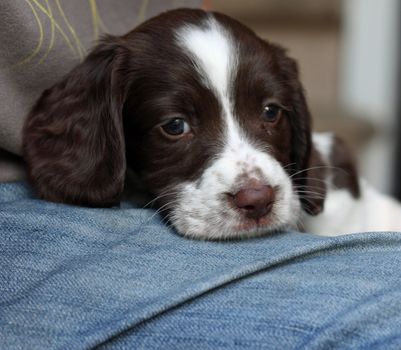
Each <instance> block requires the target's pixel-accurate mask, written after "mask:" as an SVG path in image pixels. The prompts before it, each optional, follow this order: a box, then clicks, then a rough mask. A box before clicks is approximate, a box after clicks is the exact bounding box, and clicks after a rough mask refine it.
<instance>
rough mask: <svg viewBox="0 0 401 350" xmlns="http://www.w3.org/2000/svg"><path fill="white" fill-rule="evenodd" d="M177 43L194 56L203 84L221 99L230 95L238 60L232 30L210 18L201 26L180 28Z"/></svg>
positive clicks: (177, 33)
mask: <svg viewBox="0 0 401 350" xmlns="http://www.w3.org/2000/svg"><path fill="white" fill-rule="evenodd" d="M176 40H177V42H178V44H179V45H182V46H183V48H184V49H185V50H187V52H188V54H189V55H191V58H192V59H193V61H194V64H195V67H196V68H197V70H198V71H199V73H200V75H201V76H202V78H203V83H204V84H205V85H206V86H207V87H209V88H211V89H213V90H215V92H216V93H218V94H219V95H220V96H225V95H227V93H228V92H229V85H230V82H231V80H232V79H233V74H234V73H235V66H236V63H237V60H238V59H237V50H236V48H235V45H234V42H233V40H232V36H231V34H230V33H229V31H228V30H227V29H226V28H224V27H223V26H222V25H221V24H220V23H218V22H217V21H216V19H214V17H212V16H211V15H210V16H209V17H208V18H207V19H206V20H204V21H203V22H202V23H201V25H184V26H182V27H181V28H179V29H178V30H177V32H176Z"/></svg>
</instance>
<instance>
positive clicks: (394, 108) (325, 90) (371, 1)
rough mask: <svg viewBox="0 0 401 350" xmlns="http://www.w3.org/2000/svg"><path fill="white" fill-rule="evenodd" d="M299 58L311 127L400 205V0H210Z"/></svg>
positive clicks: (209, 3) (208, 3)
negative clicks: (331, 137)
mask: <svg viewBox="0 0 401 350" xmlns="http://www.w3.org/2000/svg"><path fill="white" fill-rule="evenodd" d="M205 6H206V7H207V8H208V9H212V10H216V11H220V12H223V13H225V14H227V15H230V16H232V17H234V18H237V19H238V20H240V21H241V22H242V23H244V24H246V25H248V26H249V27H251V28H252V29H253V30H254V31H256V33H257V34H259V35H260V36H261V37H263V38H265V39H268V40H270V41H273V42H277V43H279V44H281V45H283V46H285V47H286V48H288V51H289V54H290V56H292V57H293V58H295V59H297V61H298V64H299V67H300V72H301V80H302V82H303V84H304V88H305V90H306V93H307V97H308V101H309V106H310V109H311V112H312V116H313V118H314V129H315V130H318V131H334V132H335V133H337V134H339V135H340V136H342V137H343V138H344V139H345V140H346V141H347V142H348V143H349V144H350V145H351V147H352V149H353V150H354V152H355V153H356V154H357V158H358V163H359V164H358V165H359V169H360V172H361V174H362V176H363V177H365V178H366V179H368V180H369V181H370V182H371V183H373V184H374V185H375V186H376V187H377V188H378V189H380V190H381V191H384V192H386V193H390V194H393V195H395V196H397V197H398V198H399V199H401V185H400V180H401V160H400V159H401V141H400V140H401V98H400V96H401V74H400V73H401V69H400V58H401V1H399V0H342V1H341V0H324V1H316V0H251V1H242V0H209V1H206V2H205Z"/></svg>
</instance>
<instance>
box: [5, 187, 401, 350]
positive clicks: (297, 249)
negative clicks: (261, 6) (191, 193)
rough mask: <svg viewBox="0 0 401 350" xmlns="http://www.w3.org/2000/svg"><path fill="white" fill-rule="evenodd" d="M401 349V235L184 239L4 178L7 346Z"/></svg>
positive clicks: (141, 214)
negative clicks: (43, 196)
mask: <svg viewBox="0 0 401 350" xmlns="http://www.w3.org/2000/svg"><path fill="white" fill-rule="evenodd" d="M95 347H98V348H100V349H185V350H187V349H334V348H340V349H351V348H352V349H369V348H372V349H400V348H401V234H400V233H364V234H355V235H348V236H340V237H335V238H327V237H318V236H312V235H309V234H302V233H297V232H285V233H282V234H277V235H274V236H271V237H264V238H257V239H250V240H244V241H231V242H204V241H194V240H188V239H185V238H182V237H180V236H178V235H176V234H175V233H174V231H173V230H172V229H171V228H169V227H166V226H165V225H163V224H162V223H161V221H160V218H159V217H158V216H157V215H155V213H154V212H153V211H152V210H144V209H135V208H132V207H129V206H128V205H123V206H122V207H121V208H113V209H88V208H79V207H73V206H67V205H62V204H54V203H48V202H44V201H41V200H38V199H35V197H34V195H33V194H32V193H31V190H30V188H29V187H28V186H26V185H24V184H1V185H0V348H1V349H30V350H32V349H88V348H95Z"/></svg>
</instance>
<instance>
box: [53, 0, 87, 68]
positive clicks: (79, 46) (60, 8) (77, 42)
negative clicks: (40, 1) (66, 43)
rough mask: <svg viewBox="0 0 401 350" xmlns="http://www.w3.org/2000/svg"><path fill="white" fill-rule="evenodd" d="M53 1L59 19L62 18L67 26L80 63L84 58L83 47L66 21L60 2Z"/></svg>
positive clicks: (57, 0)
mask: <svg viewBox="0 0 401 350" xmlns="http://www.w3.org/2000/svg"><path fill="white" fill-rule="evenodd" d="M55 1H56V4H57V7H58V10H59V12H60V15H61V17H62V18H63V20H64V22H65V24H66V25H67V28H68V29H69V31H70V33H71V35H72V37H73V38H74V40H75V43H76V48H77V50H78V53H79V57H80V58H81V61H82V60H83V58H84V52H85V47H84V46H83V45H82V43H81V40H79V37H78V35H77V33H76V31H75V29H74V27H73V26H72V25H71V23H70V22H69V21H68V19H67V16H66V15H65V13H64V11H63V8H62V7H61V4H60V1H59V0H55Z"/></svg>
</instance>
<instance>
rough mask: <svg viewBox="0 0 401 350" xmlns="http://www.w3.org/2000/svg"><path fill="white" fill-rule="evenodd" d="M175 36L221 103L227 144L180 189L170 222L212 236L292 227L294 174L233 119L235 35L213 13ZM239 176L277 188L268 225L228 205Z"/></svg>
mask: <svg viewBox="0 0 401 350" xmlns="http://www.w3.org/2000/svg"><path fill="white" fill-rule="evenodd" d="M176 36H177V41H178V44H179V45H180V46H182V47H183V49H184V50H186V51H187V52H188V55H190V56H191V58H192V60H193V61H194V65H195V68H196V69H197V70H198V72H199V75H200V76H201V77H202V80H203V81H202V83H203V84H204V85H205V86H206V87H207V88H209V89H210V90H212V91H213V92H214V94H215V96H216V98H217V99H218V101H219V103H220V105H221V109H222V115H221V117H222V118H223V125H224V130H223V131H222V135H221V137H222V138H223V140H221V142H222V144H223V145H224V146H223V148H222V151H221V153H220V154H216V156H215V158H214V160H213V161H212V162H211V163H210V164H209V166H208V167H207V168H206V169H205V171H204V172H203V174H202V175H201V178H200V179H198V181H194V182H186V183H184V184H182V185H181V186H180V188H177V190H178V191H179V192H180V195H179V197H178V202H177V204H176V205H175V206H174V208H173V210H172V213H171V220H172V223H173V224H174V226H175V227H176V228H177V230H178V231H179V232H180V233H181V234H184V235H187V236H191V237H197V238H210V239H213V238H214V239H216V238H230V237H238V236H251V235H252V236H253V235H260V234H263V233H265V232H268V231H272V230H277V229H279V228H283V227H285V226H294V225H295V224H296V221H297V220H298V215H299V210H300V204H299V199H298V197H297V195H296V194H294V192H293V190H292V183H291V180H290V178H289V177H288V175H287V174H286V172H285V171H284V169H283V168H282V166H281V165H280V163H279V162H278V161H277V160H276V159H275V158H273V157H272V156H271V155H269V154H268V153H267V151H266V150H264V151H262V150H260V149H258V148H257V147H256V146H255V145H253V144H252V142H250V138H249V137H248V138H247V137H245V134H244V133H243V132H241V128H240V127H239V125H238V123H237V121H236V119H235V117H234V108H233V106H234V103H232V101H231V97H230V96H233V94H232V89H233V86H234V81H235V77H236V70H237V65H238V60H239V53H238V50H237V47H236V45H235V43H234V40H233V38H232V36H231V35H230V33H229V32H228V31H227V30H226V29H225V28H223V27H222V26H221V25H220V24H219V23H218V22H217V21H216V20H215V19H214V18H213V17H212V16H210V17H209V19H208V20H207V21H206V22H205V23H204V25H203V26H195V25H194V26H185V27H183V28H181V29H180V30H178V32H177V35H176ZM198 137H201V136H198ZM239 178H243V179H249V180H250V179H256V180H258V181H261V182H263V183H265V184H267V185H270V186H272V187H274V188H276V189H278V190H277V192H276V200H275V204H274V206H273V209H272V211H271V213H270V214H269V224H268V225H265V226H263V227H258V226H257V225H256V222H253V223H252V222H251V223H250V219H246V218H243V217H242V216H241V214H240V213H239V212H238V211H237V210H236V209H234V208H233V207H232V206H230V205H229V203H228V200H227V193H231V194H234V193H236V192H237V191H238V190H239V189H240V188H241V187H240V186H241V185H244V183H242V184H241V183H239V182H238V179H239Z"/></svg>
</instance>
